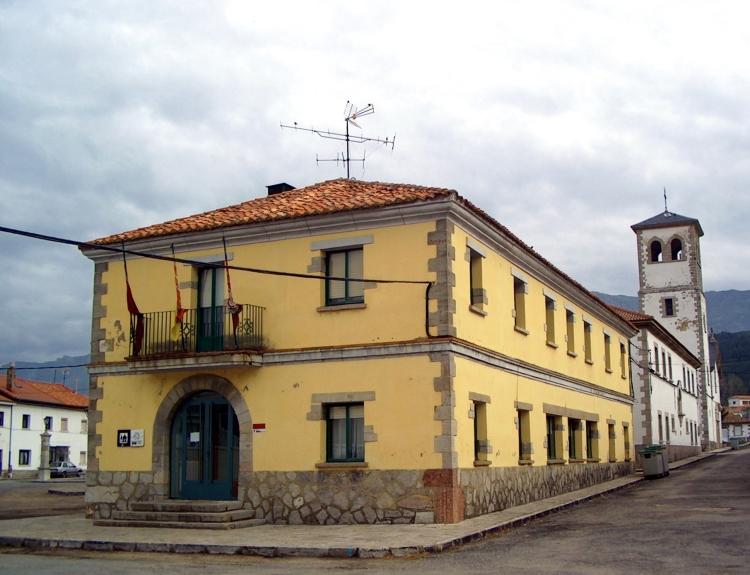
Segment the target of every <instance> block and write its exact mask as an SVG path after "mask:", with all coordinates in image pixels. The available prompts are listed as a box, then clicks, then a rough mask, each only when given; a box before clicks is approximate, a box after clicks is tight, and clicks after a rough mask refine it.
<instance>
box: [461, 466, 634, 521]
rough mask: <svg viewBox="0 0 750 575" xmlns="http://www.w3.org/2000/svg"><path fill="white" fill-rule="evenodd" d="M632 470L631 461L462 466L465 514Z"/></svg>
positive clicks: (541, 496)
mask: <svg viewBox="0 0 750 575" xmlns="http://www.w3.org/2000/svg"><path fill="white" fill-rule="evenodd" d="M632 472H633V464H632V463H631V462H619V463H586V464H573V465H549V466H546V465H542V466H533V467H532V466H521V467H485V468H477V469H462V470H461V480H460V482H461V488H462V490H463V492H464V496H465V498H466V509H465V515H466V517H467V518H468V517H476V516H477V515H484V514H485V513H492V512H494V511H500V510H502V509H506V508H508V507H515V506H516V505H523V504H525V503H530V502H532V501H537V500H539V499H545V498H547V497H554V496H555V495H560V494H562V493H568V492H570V491H575V490H576V489H583V488H584V487H590V486H591V485H595V484H597V483H601V482H603V481H609V480H610V479H614V478H616V477H621V476H624V475H629V474H630V473H632Z"/></svg>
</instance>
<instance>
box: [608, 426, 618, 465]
mask: <svg viewBox="0 0 750 575" xmlns="http://www.w3.org/2000/svg"><path fill="white" fill-rule="evenodd" d="M607 431H608V433H609V460H610V461H617V453H616V451H615V449H616V445H615V440H616V439H617V435H616V434H615V425H614V424H613V423H609V424H607Z"/></svg>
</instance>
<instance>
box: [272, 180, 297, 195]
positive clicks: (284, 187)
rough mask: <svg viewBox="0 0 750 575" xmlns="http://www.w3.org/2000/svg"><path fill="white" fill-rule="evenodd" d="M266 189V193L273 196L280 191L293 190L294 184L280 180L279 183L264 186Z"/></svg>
mask: <svg viewBox="0 0 750 575" xmlns="http://www.w3.org/2000/svg"><path fill="white" fill-rule="evenodd" d="M266 189H267V190H268V195H269V196H273V195H275V194H280V193H281V192H288V191H289V190H293V189H294V186H292V185H290V184H287V183H286V182H282V183H281V184H272V185H270V186H266Z"/></svg>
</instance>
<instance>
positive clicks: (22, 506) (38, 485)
mask: <svg viewBox="0 0 750 575" xmlns="http://www.w3.org/2000/svg"><path fill="white" fill-rule="evenodd" d="M84 490H85V481H84V480H83V479H55V480H52V481H47V482H39V481H31V480H28V481H27V480H20V479H4V480H2V481H0V520H2V519H19V518H21V517H44V516H48V515H64V514H68V513H77V514H80V513H83V511H84V507H85V504H84V501H83V495H82V493H81V492H82V491H84ZM50 491H51V492H50Z"/></svg>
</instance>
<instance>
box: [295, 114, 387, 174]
mask: <svg viewBox="0 0 750 575" xmlns="http://www.w3.org/2000/svg"><path fill="white" fill-rule="evenodd" d="M374 113H375V106H373V105H372V104H367V106H365V107H364V108H362V109H357V107H356V106H355V105H354V104H352V103H351V102H350V101H349V100H347V101H346V106H345V107H344V125H345V127H346V130H345V131H344V132H343V133H341V132H331V131H330V130H318V129H316V128H303V127H301V126H299V125H298V124H297V122H293V123H292V124H291V125H289V124H281V127H282V128H289V129H291V130H299V131H301V132H312V133H313V134H317V135H318V136H320V137H321V138H327V139H329V140H341V141H344V142H346V153H338V154H336V157H335V158H319V157H318V156H317V154H316V155H315V161H316V163H318V164H319V163H320V162H336V164H337V165H338V163H339V162H341V163H343V164H344V165H345V166H346V177H347V178H349V177H350V175H349V164H351V163H352V162H362V165H363V166H364V163H365V154H364V152H363V153H362V157H361V158H352V157H351V155H350V153H349V144H350V143H355V144H364V143H366V142H376V143H378V144H384V145H385V146H386V147H388V146H390V147H391V150H392V149H393V148H394V146H395V145H396V134H393V138H385V139H383V138H368V137H366V136H362V135H359V136H357V135H352V134H350V133H349V126H350V125H352V126H354V127H355V128H359V129H362V128H361V127H360V125H359V124H357V122H356V120H358V119H359V118H361V117H362V116H369V115H370V114H374Z"/></svg>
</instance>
